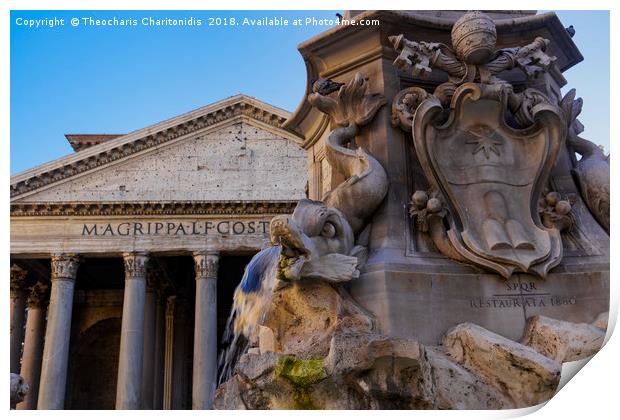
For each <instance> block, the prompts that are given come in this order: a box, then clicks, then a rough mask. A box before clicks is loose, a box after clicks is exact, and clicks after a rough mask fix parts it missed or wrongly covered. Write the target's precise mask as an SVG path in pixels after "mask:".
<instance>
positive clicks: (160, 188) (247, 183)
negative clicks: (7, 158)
mask: <svg viewBox="0 0 620 420" xmlns="http://www.w3.org/2000/svg"><path fill="white" fill-rule="evenodd" d="M287 117H288V113H287V112H286V111H283V110H280V109H278V108H275V107H272V106H270V105H268V104H265V103H263V102H260V101H257V100H256V99H254V98H250V97H247V96H244V95H238V96H235V97H232V98H229V99H226V100H224V101H221V102H217V103H215V104H212V105H209V106H207V107H203V108H200V109H198V110H195V111H192V112H189V113H186V114H183V115H180V116H178V117H176V118H172V119H169V120H166V121H163V122H161V123H158V124H155V125H153V126H150V127H147V128H144V129H141V130H137V131H134V132H133V133H129V134H127V135H123V136H121V137H118V138H115V139H112V140H109V141H106V142H105V143H103V144H98V145H95V146H92V147H89V148H87V149H85V150H82V151H79V152H76V153H72V154H70V155H68V156H65V157H63V158H60V159H57V160H55V161H52V162H49V163H47V164H44V165H41V166H39V167H36V168H33V169H31V170H28V171H25V172H22V173H19V174H16V175H15V176H13V177H11V203H12V204H20V203H50V202H51V203H58V202H174V201H177V202H183V201H203V202H204V201H222V200H225V201H231V200H241V201H261V200H267V201H274V200H276V201H278V200H295V199H298V198H301V197H302V196H303V188H304V185H305V178H306V154H305V152H304V150H303V149H302V148H301V147H300V146H299V144H300V142H301V139H300V138H299V137H298V136H296V135H294V134H292V133H291V132H289V131H286V130H284V129H282V128H281V125H282V123H283V122H284V121H285V120H286V118H287Z"/></svg>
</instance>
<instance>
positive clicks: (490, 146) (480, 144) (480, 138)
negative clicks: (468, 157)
mask: <svg viewBox="0 0 620 420" xmlns="http://www.w3.org/2000/svg"><path fill="white" fill-rule="evenodd" d="M469 134H471V135H473V136H475V137H476V138H475V139H469V140H466V141H465V143H467V144H475V145H476V148H475V149H474V151H473V152H471V154H472V155H475V154H477V153H478V152H479V151H481V150H482V152H483V153H484V157H486V158H487V159H489V158H490V157H491V152H493V153H495V154H496V155H497V156H499V149H498V148H497V147H496V146H499V145H501V144H502V142H501V141H499V140H496V139H493V138H491V137H490V136H488V135H486V134H479V133H474V132H472V131H470V132H469Z"/></svg>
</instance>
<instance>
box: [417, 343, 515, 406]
mask: <svg viewBox="0 0 620 420" xmlns="http://www.w3.org/2000/svg"><path fill="white" fill-rule="evenodd" d="M425 352H426V358H427V359H428V362H429V364H430V365H431V372H432V380H433V392H434V394H435V407H436V408H438V409H440V410H448V409H449V410H454V409H457V410H459V409H463V410H472V409H475V410H483V409H491V410H496V409H500V408H512V406H513V405H512V402H511V401H510V400H509V399H508V398H507V397H506V396H505V395H503V394H502V393H501V392H500V390H499V389H497V388H494V387H492V386H490V385H489V384H487V383H485V382H484V381H483V380H482V379H481V378H479V377H476V376H475V375H474V374H473V373H471V372H469V371H468V370H467V369H465V368H463V367H462V366H461V365H459V364H458V363H456V362H455V361H454V360H453V359H452V358H450V357H449V356H448V355H447V354H446V353H445V352H444V350H443V349H442V348H440V347H426V349H425Z"/></svg>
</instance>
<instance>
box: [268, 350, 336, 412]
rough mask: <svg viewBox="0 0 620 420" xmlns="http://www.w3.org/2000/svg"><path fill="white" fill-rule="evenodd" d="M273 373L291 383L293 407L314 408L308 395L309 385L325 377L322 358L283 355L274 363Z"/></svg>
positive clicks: (315, 407)
mask: <svg viewBox="0 0 620 420" xmlns="http://www.w3.org/2000/svg"><path fill="white" fill-rule="evenodd" d="M275 374H276V375H277V376H280V377H282V378H284V379H286V380H288V381H289V382H290V383H291V384H293V388H294V393H293V399H294V400H295V408H298V409H301V410H316V409H318V408H319V407H317V406H316V405H315V404H314V403H313V401H312V397H311V396H310V391H311V386H312V385H313V384H316V383H317V382H320V381H322V380H323V379H325V377H326V373H325V369H324V368H323V359H310V360H302V359H298V358H296V357H294V356H284V357H281V358H280V359H279V360H278V363H277V364H276V369H275Z"/></svg>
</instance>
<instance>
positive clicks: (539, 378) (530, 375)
mask: <svg viewBox="0 0 620 420" xmlns="http://www.w3.org/2000/svg"><path fill="white" fill-rule="evenodd" d="M443 343H444V346H445V348H446V350H447V351H448V353H449V354H450V356H452V357H453V358H454V359H455V360H456V361H457V362H458V363H459V364H461V365H462V366H464V367H465V368H466V369H468V370H469V371H470V372H472V373H473V374H474V375H476V376H479V377H480V378H482V379H483V380H484V381H485V382H487V383H489V384H490V385H492V386H495V387H497V388H498V389H501V390H502V391H503V392H504V393H505V394H506V395H507V396H508V397H509V398H510V399H511V401H512V403H513V405H514V406H515V407H529V406H533V405H537V404H541V403H543V402H545V401H548V400H549V399H551V397H552V396H553V395H554V394H555V390H556V388H557V386H558V384H559V381H560V372H561V369H562V365H561V364H560V363H558V362H556V361H554V360H552V359H549V358H547V357H545V356H543V355H542V354H540V353H537V352H536V351H535V350H534V349H532V348H530V347H527V346H524V345H523V344H520V343H517V342H514V341H511V340H508V339H506V338H504V337H502V336H500V335H497V334H495V333H493V332H491V331H488V330H485V329H484V328H482V327H479V326H477V325H473V324H468V323H465V324H459V325H457V326H456V327H454V328H453V329H451V330H450V331H448V333H447V334H446V337H445V338H444V341H443Z"/></svg>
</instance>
